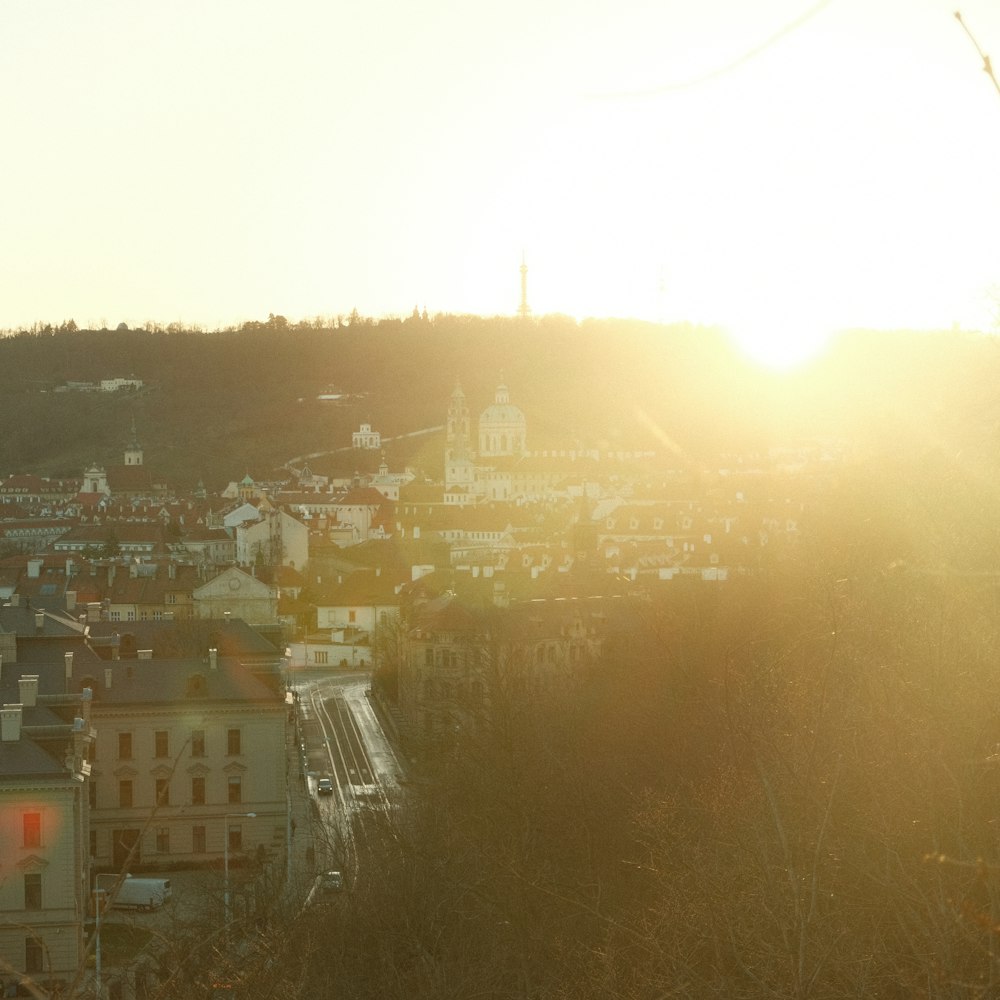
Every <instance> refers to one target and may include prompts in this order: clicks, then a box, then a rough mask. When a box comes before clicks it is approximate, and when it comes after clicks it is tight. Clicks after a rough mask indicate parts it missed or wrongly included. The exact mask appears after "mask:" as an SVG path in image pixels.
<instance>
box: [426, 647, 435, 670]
mask: <svg viewBox="0 0 1000 1000" xmlns="http://www.w3.org/2000/svg"><path fill="white" fill-rule="evenodd" d="M424 666H425V667H433V666H434V650H433V649H432V648H431V647H430V646H428V647H427V648H426V649H425V650H424Z"/></svg>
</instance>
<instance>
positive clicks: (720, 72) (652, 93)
mask: <svg viewBox="0 0 1000 1000" xmlns="http://www.w3.org/2000/svg"><path fill="white" fill-rule="evenodd" d="M829 3H830V0H819V3H816V4H813V6H812V7H810V8H809V9H808V10H807V11H806V12H805V13H804V14H800V15H799V16H798V17H797V18H795V20H793V21H789V22H788V24H786V25H784V26H783V27H781V28H779V29H778V30H777V31H776V32H775V33H774V34H773V35H770V36H768V37H767V38H765V39H764V41H762V42H761V43H760V44H758V45H755V46H754V47H753V48H751V49H748V50H747V51H746V52H744V53H743V54H742V55H739V56H737V57H736V58H735V59H734V60H733V61H732V62H728V63H726V64H725V65H723V66H719V67H717V68H716V69H713V70H710V71H709V72H708V73H704V74H702V75H701V76H696V77H693V78H692V79H690V80H682V81H681V82H680V83H667V84H663V85H662V86H660V87H650V88H648V89H646V90H630V91H622V92H621V93H614V94H600V95H597V96H598V99H603V100H620V99H622V98H630V97H656V96H658V95H659V94H669V93H671V92H672V91H675V90H687V89H688V88H689V87H699V86H701V85H702V84H703V83H708V82H710V81H711V80H715V79H717V78H718V77H720V76H725V75H726V74H727V73H731V72H732V71H733V70H734V69H737V68H738V67H740V66H742V65H743V64H744V63H746V62H749V61H750V60H751V59H754V58H756V57H757V56H759V55H760V54H761V53H762V52H764V51H766V50H767V49H769V48H770V47H771V46H772V45H774V44H775V43H776V42H779V41H781V39H782V38H784V37H785V35H788V34H791V32H793V31H795V30H796V29H797V28H800V27H802V25H803V24H805V23H806V21H808V20H810V19H811V18H813V17H815V16H816V15H817V14H818V13H819V12H820V11H821V10H822V9H823V8H824V7H826V6H827V4H829ZM955 16H956V17H958V15H957V14H956V15H955ZM994 82H996V81H994Z"/></svg>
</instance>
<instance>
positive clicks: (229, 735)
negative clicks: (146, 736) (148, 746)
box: [118, 729, 243, 760]
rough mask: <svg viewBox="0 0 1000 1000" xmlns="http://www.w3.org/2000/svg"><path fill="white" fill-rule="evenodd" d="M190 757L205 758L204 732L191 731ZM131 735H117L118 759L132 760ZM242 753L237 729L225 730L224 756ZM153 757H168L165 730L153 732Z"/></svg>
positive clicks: (241, 740)
mask: <svg viewBox="0 0 1000 1000" xmlns="http://www.w3.org/2000/svg"><path fill="white" fill-rule="evenodd" d="M189 743H190V747H191V756H192V757H204V756H205V730H204V729H192V730H191V736H190V738H189ZM134 749H135V748H134V746H133V739H132V733H119V734H118V759H119V760H132V758H133V753H134ZM241 753H243V736H242V732H241V730H239V729H227V730H226V754H227V755H228V756H230V757H238V756H239V755H240V754H241ZM153 756H154V757H169V756H170V733H169V731H168V730H166V729H157V730H154V731H153Z"/></svg>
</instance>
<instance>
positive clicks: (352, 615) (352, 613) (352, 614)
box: [347, 610, 358, 625]
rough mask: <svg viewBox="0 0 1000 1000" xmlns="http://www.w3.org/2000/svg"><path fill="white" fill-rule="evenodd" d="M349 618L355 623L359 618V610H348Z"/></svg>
mask: <svg viewBox="0 0 1000 1000" xmlns="http://www.w3.org/2000/svg"><path fill="white" fill-rule="evenodd" d="M347 620H348V621H349V622H350V623H351V624H352V625H353V624H354V623H355V622H356V621H357V620H358V613H357V611H354V610H351V611H348V612H347Z"/></svg>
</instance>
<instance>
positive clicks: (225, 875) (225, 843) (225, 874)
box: [222, 813, 257, 937]
mask: <svg viewBox="0 0 1000 1000" xmlns="http://www.w3.org/2000/svg"><path fill="white" fill-rule="evenodd" d="M256 816H257V814H256V813H226V817H225V819H226V831H225V836H224V837H223V840H222V886H223V889H222V898H223V914H222V922H223V925H224V926H225V929H226V936H227V937H228V936H229V821H230V820H231V819H255V818H256Z"/></svg>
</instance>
